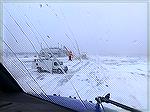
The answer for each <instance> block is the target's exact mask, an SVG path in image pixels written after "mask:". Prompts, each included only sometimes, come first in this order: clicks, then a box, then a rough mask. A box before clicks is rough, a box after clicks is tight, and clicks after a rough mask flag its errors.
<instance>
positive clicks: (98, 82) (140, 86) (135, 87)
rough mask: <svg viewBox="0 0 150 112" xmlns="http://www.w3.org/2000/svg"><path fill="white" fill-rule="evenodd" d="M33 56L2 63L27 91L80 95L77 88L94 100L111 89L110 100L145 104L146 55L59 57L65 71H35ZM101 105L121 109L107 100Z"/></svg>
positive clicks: (136, 106) (83, 94)
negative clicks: (85, 57) (69, 59)
mask: <svg viewBox="0 0 150 112" xmlns="http://www.w3.org/2000/svg"><path fill="white" fill-rule="evenodd" d="M34 58H35V57H25V56H22V57H21V56H19V60H20V61H18V59H16V58H13V57H12V58H7V59H4V65H5V66H6V67H7V68H8V70H9V71H10V73H12V76H13V77H14V78H15V79H16V80H17V82H18V83H19V84H20V86H21V87H22V88H23V90H24V91H26V92H28V93H32V92H33V90H32V88H34V89H35V90H36V91H34V92H37V93H41V92H42V90H43V91H44V92H45V93H46V94H47V95H53V94H57V95H60V96H64V97H69V96H71V97H76V98H77V99H79V98H78V95H77V93H76V91H77V92H78V94H79V95H80V97H81V98H82V100H88V101H93V102H94V103H95V102H96V101H95V97H97V96H104V95H106V94H107V93H110V94H111V99H112V100H115V101H118V102H120V103H123V104H125V105H128V106H131V107H134V108H137V109H140V110H143V111H144V110H145V109H146V108H147V79H148V78H149V76H148V74H147V58H146V57H115V56H89V58H88V59H85V60H81V61H79V60H73V61H68V59H67V58H61V59H60V60H62V61H63V62H64V65H66V66H68V68H69V70H68V72H67V74H50V73H38V72H37V70H36V69H32V61H33V59H34ZM40 88H42V90H41V89H40ZM75 89H76V90H75ZM104 106H107V107H110V108H113V109H117V110H120V111H122V110H121V109H120V108H117V107H115V106H112V105H110V104H104Z"/></svg>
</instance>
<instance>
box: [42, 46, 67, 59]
mask: <svg viewBox="0 0 150 112" xmlns="http://www.w3.org/2000/svg"><path fill="white" fill-rule="evenodd" d="M53 55H55V57H56V58H58V57H66V56H67V51H66V50H65V49H63V48H57V47H53V48H45V49H42V50H41V51H40V53H39V57H53Z"/></svg>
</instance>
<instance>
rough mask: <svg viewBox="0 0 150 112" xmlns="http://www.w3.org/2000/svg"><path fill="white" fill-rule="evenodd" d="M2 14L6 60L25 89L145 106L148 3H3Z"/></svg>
mask: <svg viewBox="0 0 150 112" xmlns="http://www.w3.org/2000/svg"><path fill="white" fill-rule="evenodd" d="M41 6H42V7H41ZM2 14H3V15H2V17H3V23H2V31H3V39H2V42H1V43H2V46H3V48H2V53H1V54H2V56H1V57H2V63H3V65H4V66H5V67H6V68H7V70H8V71H9V72H10V73H11V75H12V76H13V78H14V79H15V80H16V81H17V83H18V84H19V85H20V87H21V88H22V89H23V90H24V92H26V93H29V94H32V95H35V96H38V97H40V98H43V99H47V100H51V101H53V99H51V98H50V97H49V96H51V95H52V96H53V95H55V96H61V97H68V98H69V97H70V98H72V99H74V100H79V101H80V104H81V105H82V106H83V107H84V108H85V109H86V106H85V102H86V101H87V102H89V101H90V102H91V104H93V103H94V104H96V103H97V101H96V100H95V97H97V96H105V95H106V94H107V93H110V94H111V98H112V99H114V100H115V101H118V102H120V103H123V104H125V105H129V106H131V107H134V108H136V109H139V110H146V109H147V79H148V78H149V74H147V23H146V22H147V21H146V20H147V4H145V3H138V4H137V3H44V2H43V3H4V4H3V12H2ZM139 26H140V27H139ZM66 54H67V55H66ZM53 62H54V65H55V66H58V67H54V66H53ZM60 65H61V66H60ZM37 66H38V67H37ZM53 102H54V101H53ZM55 103H56V102H55ZM62 104H63V103H62ZM103 105H104V106H105V107H109V108H111V109H115V110H118V111H120V108H116V107H114V106H112V105H109V104H103Z"/></svg>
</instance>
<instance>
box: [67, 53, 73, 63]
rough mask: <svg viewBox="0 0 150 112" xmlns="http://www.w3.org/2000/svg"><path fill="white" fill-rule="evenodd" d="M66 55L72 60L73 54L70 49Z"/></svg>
mask: <svg viewBox="0 0 150 112" xmlns="http://www.w3.org/2000/svg"><path fill="white" fill-rule="evenodd" d="M68 57H69V60H70V61H72V57H73V54H72V52H71V51H69V54H68Z"/></svg>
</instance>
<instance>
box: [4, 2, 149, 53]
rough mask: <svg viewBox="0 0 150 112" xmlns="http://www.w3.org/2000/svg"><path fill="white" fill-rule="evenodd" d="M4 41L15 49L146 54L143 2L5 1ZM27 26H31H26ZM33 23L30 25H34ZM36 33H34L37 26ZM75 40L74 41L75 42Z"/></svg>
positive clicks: (18, 50)
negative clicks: (61, 47)
mask: <svg viewBox="0 0 150 112" xmlns="http://www.w3.org/2000/svg"><path fill="white" fill-rule="evenodd" d="M3 7H4V8H3V24H4V25H5V26H6V27H7V28H8V29H9V31H10V32H11V33H12V34H13V36H15V39H16V40H17V42H16V41H15V39H14V37H13V36H12V35H11V34H10V32H9V31H8V30H7V29H6V27H4V26H3V31H4V40H5V41H6V42H7V43H8V44H9V45H10V46H11V47H12V49H13V50H14V51H15V52H22V51H24V52H27V51H34V49H33V47H32V45H31V43H30V42H29V41H28V39H27V37H25V35H24V34H23V33H22V32H21V30H20V29H19V27H18V26H17V25H16V23H15V22H14V20H13V19H11V17H10V15H9V14H11V16H12V17H13V18H14V19H15V20H16V21H17V23H18V24H19V25H20V26H21V27H22V29H23V31H24V32H25V33H26V34H27V36H28V38H29V39H30V40H31V41H32V43H33V44H34V46H35V48H36V50H37V51H39V50H41V47H40V44H41V43H42V46H43V47H46V45H45V44H44V42H43V40H42V38H43V39H44V40H45V41H46V42H47V44H48V46H49V47H50V46H58V43H59V45H61V44H62V45H65V46H66V47H68V48H69V49H72V50H73V51H74V52H76V53H77V44H78V46H79V49H80V52H86V53H87V54H94V55H137V56H138V55H146V52H147V4H146V3H4V5H3ZM27 24H28V25H30V27H31V28H30V27H29V26H28V25H27ZM32 24H33V25H34V26H33V25H32ZM34 27H35V28H36V29H37V31H38V33H39V34H40V35H41V36H42V38H41V37H40V35H39V34H38V33H37V32H36V29H35V28H34ZM76 43H77V44H76Z"/></svg>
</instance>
